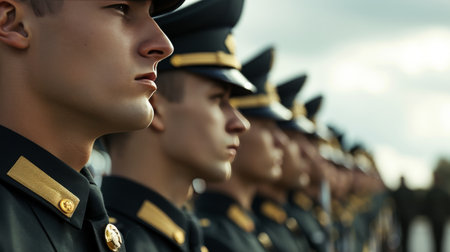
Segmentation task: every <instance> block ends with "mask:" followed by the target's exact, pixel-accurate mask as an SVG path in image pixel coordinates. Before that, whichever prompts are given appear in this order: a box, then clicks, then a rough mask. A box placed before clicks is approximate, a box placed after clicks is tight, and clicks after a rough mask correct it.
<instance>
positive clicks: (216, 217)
mask: <svg viewBox="0 0 450 252" xmlns="http://www.w3.org/2000/svg"><path fill="white" fill-rule="evenodd" d="M195 213H196V215H197V217H198V218H199V219H200V224H201V225H202V227H203V233H204V235H205V245H206V247H207V248H208V250H209V251H210V252H222V251H223V252H225V251H226V252H229V251H234V252H247V251H252V252H259V251H272V250H271V247H272V243H271V241H270V238H269V236H268V235H267V234H266V233H262V232H258V229H259V227H258V224H257V223H255V219H254V216H252V214H251V213H250V212H248V211H246V210H245V209H244V208H242V207H241V206H240V205H239V203H238V202H237V201H235V200H234V199H232V198H230V197H229V196H226V195H224V194H221V193H218V192H205V193H202V194H200V195H199V196H198V197H197V199H196V200H195Z"/></svg>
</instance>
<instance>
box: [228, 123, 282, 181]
mask: <svg viewBox="0 0 450 252" xmlns="http://www.w3.org/2000/svg"><path fill="white" fill-rule="evenodd" d="M248 119H249V121H250V124H251V125H252V126H251V128H250V130H249V131H248V132H247V133H245V134H243V135H242V136H241V137H240V139H241V147H240V148H239V151H238V154H237V155H236V160H235V162H234V163H233V176H234V175H237V176H242V177H245V178H246V179H249V180H253V181H255V182H258V183H264V182H271V181H272V182H274V181H276V180H277V179H279V178H280V176H281V171H282V170H281V165H282V162H283V151H282V144H285V143H284V141H285V138H286V136H285V135H284V133H283V132H282V131H281V130H280V129H279V128H278V126H277V125H276V123H275V121H274V120H270V119H262V118H248Z"/></svg>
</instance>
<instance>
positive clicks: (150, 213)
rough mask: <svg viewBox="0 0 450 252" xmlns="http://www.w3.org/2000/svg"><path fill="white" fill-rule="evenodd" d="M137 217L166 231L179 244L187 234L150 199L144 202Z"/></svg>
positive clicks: (163, 231)
mask: <svg viewBox="0 0 450 252" xmlns="http://www.w3.org/2000/svg"><path fill="white" fill-rule="evenodd" d="M137 217H139V218H140V219H141V220H143V221H144V222H146V223H148V224H150V225H151V226H153V227H155V228H156V229H158V230H159V231H161V232H162V233H164V234H165V235H166V236H167V237H169V238H171V239H172V240H174V241H175V242H176V243H177V244H179V245H181V244H183V243H184V241H185V235H186V234H185V232H184V230H183V229H182V228H181V227H179V226H178V225H177V224H176V223H175V222H174V221H173V220H172V219H171V218H170V217H169V216H167V214H166V213H164V212H163V211H162V210H161V209H159V208H158V207H157V206H156V205H155V204H153V203H151V202H150V201H148V200H145V201H144V203H142V206H141V208H140V209H139V211H138V213H137Z"/></svg>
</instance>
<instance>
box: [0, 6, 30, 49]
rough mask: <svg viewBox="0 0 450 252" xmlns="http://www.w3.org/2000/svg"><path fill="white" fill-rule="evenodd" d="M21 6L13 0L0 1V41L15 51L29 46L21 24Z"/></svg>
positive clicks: (22, 11)
mask: <svg viewBox="0 0 450 252" xmlns="http://www.w3.org/2000/svg"><path fill="white" fill-rule="evenodd" d="M23 13H24V9H23V5H22V4H19V3H18V2H16V1H14V0H0V41H1V42H3V43H5V44H7V45H9V46H12V47H14V48H17V49H26V48H28V46H29V36H28V32H27V31H26V30H25V27H24V25H23V23H22V21H23V20H22V17H23Z"/></svg>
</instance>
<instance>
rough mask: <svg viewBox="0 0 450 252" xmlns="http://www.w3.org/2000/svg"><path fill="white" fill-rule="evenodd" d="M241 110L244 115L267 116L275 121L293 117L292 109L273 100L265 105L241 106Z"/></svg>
mask: <svg viewBox="0 0 450 252" xmlns="http://www.w3.org/2000/svg"><path fill="white" fill-rule="evenodd" d="M239 111H240V112H241V113H242V114H243V115H244V116H248V117H259V118H267V119H273V120H275V121H287V120H290V119H291V118H292V113H291V111H290V110H289V109H287V108H285V107H283V105H281V104H280V103H279V102H272V103H271V104H270V105H269V106H265V107H253V108H239Z"/></svg>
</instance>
